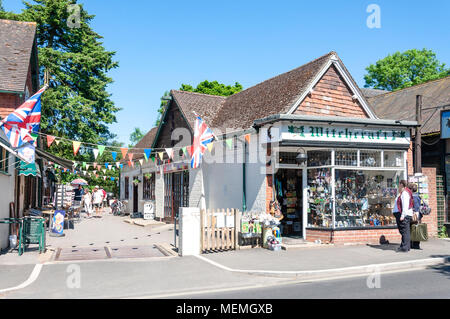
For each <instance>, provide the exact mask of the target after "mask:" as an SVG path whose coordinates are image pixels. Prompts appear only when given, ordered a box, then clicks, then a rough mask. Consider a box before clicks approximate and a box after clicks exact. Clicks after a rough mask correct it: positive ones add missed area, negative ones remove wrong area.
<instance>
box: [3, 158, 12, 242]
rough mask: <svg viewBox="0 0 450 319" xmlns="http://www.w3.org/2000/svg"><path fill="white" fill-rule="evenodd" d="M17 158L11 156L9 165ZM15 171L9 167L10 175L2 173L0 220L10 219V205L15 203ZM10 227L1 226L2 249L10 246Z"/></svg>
mask: <svg viewBox="0 0 450 319" xmlns="http://www.w3.org/2000/svg"><path fill="white" fill-rule="evenodd" d="M14 160H15V157H13V156H11V155H10V156H9V163H14ZM14 175H15V170H14V168H13V167H9V174H4V173H0V218H8V217H9V204H10V203H11V202H14V187H15V179H14ZM8 237H9V225H5V224H0V248H1V249H5V248H7V247H8V246H9V238H8Z"/></svg>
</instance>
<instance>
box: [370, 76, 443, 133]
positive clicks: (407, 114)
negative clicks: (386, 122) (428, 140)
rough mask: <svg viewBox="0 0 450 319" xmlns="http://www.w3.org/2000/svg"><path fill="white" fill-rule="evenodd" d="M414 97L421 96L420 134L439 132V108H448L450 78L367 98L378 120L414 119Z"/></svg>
mask: <svg viewBox="0 0 450 319" xmlns="http://www.w3.org/2000/svg"><path fill="white" fill-rule="evenodd" d="M416 95H422V123H423V126H422V129H421V132H422V134H429V133H435V132H440V130H441V128H440V112H439V107H442V106H445V105H449V106H450V76H447V77H445V78H443V79H439V80H434V81H430V82H426V83H422V84H419V85H415V86H411V87H408V88H405V89H402V90H398V91H395V92H389V93H386V94H382V95H378V96H375V97H372V98H369V99H368V101H369V103H370V104H371V106H372V109H373V110H374V112H375V113H376V114H377V116H378V117H379V118H383V119H394V120H415V119H416Z"/></svg>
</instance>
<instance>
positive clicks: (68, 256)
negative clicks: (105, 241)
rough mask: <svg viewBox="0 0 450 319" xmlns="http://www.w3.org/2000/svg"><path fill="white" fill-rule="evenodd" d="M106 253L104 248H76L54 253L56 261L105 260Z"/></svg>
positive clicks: (59, 250)
mask: <svg viewBox="0 0 450 319" xmlns="http://www.w3.org/2000/svg"><path fill="white" fill-rule="evenodd" d="M107 258H110V257H109V256H108V252H107V251H106V250H105V247H98V248H94V247H90V248H77V249H66V248H62V249H61V248H59V249H58V251H57V252H56V258H55V260H56V261H68V260H97V259H107Z"/></svg>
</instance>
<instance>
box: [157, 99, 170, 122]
mask: <svg viewBox="0 0 450 319" xmlns="http://www.w3.org/2000/svg"><path fill="white" fill-rule="evenodd" d="M169 95H170V92H169V91H165V92H164V95H163V96H161V103H160V104H159V109H158V113H159V115H158V119H157V120H156V122H155V126H159V123H160V122H161V117H162V116H163V114H164V111H165V110H166V106H167V104H169V101H168V100H166V99H165V98H166V97H168V96H169Z"/></svg>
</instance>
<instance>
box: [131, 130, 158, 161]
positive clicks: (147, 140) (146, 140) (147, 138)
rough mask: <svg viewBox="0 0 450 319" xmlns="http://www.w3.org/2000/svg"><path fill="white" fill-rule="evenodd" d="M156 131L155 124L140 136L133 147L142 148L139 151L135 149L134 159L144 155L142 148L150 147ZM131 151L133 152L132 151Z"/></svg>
mask: <svg viewBox="0 0 450 319" xmlns="http://www.w3.org/2000/svg"><path fill="white" fill-rule="evenodd" d="M157 132H158V127H157V126H155V127H153V128H152V129H151V130H150V131H148V132H147V134H145V135H144V137H143V138H141V140H140V141H139V142H138V143H137V144H136V145H135V146H134V147H133V148H137V149H142V151H141V150H139V151H135V152H138V153H136V154H135V157H134V158H136V159H140V158H142V157H144V155H143V153H144V148H152V145H153V141H154V139H155V137H156V133H157ZM132 153H134V152H133V151H132Z"/></svg>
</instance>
